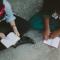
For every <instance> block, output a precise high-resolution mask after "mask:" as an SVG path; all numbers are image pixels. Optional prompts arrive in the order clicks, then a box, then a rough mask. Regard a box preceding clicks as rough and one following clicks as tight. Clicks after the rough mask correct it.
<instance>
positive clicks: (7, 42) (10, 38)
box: [1, 32, 20, 48]
mask: <svg viewBox="0 0 60 60" xmlns="http://www.w3.org/2000/svg"><path fill="white" fill-rule="evenodd" d="M19 40H20V37H18V36H17V35H16V34H15V33H13V32H10V33H9V34H8V35H7V36H6V37H5V38H4V39H1V43H2V44H3V45H4V46H5V47H6V48H9V47H11V46H12V45H15V44H16V43H17V42H18V41H19Z"/></svg>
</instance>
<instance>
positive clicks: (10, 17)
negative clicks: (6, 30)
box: [3, 0, 20, 36]
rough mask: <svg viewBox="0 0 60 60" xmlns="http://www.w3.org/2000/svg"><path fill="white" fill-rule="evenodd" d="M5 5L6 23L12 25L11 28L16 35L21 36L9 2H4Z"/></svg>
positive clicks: (5, 0)
mask: <svg viewBox="0 0 60 60" xmlns="http://www.w3.org/2000/svg"><path fill="white" fill-rule="evenodd" d="M3 3H4V5H5V13H6V16H5V19H6V22H7V23H9V24H10V25H11V27H12V29H13V31H14V32H15V33H16V35H18V36H20V34H19V32H18V29H17V26H16V23H15V19H16V17H15V16H14V13H13V11H12V8H11V5H10V3H9V2H8V1H7V0H3Z"/></svg>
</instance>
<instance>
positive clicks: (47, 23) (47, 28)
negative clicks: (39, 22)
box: [44, 17, 50, 40]
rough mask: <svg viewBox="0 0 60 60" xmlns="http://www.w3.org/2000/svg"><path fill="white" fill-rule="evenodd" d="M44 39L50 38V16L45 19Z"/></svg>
mask: <svg viewBox="0 0 60 60" xmlns="http://www.w3.org/2000/svg"><path fill="white" fill-rule="evenodd" d="M44 24H45V25H44V26H45V29H44V39H45V40H47V39H48V38H49V34H50V27H49V17H47V18H45V19H44Z"/></svg>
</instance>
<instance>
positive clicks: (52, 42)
mask: <svg viewBox="0 0 60 60" xmlns="http://www.w3.org/2000/svg"><path fill="white" fill-rule="evenodd" d="M59 42H60V38H59V37H56V38H54V39H48V40H44V42H43V43H45V44H48V45H50V46H53V47H55V48H58V46H59Z"/></svg>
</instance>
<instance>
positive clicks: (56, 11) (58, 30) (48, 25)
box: [30, 0, 60, 40]
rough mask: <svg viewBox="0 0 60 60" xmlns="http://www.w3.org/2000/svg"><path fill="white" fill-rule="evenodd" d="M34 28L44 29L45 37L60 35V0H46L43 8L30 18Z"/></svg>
mask: <svg viewBox="0 0 60 60" xmlns="http://www.w3.org/2000/svg"><path fill="white" fill-rule="evenodd" d="M30 23H31V26H32V28H34V29H37V30H39V31H43V32H44V33H43V36H44V39H45V40H47V39H49V38H54V37H57V36H59V35H60V0H44V4H43V8H42V10H41V11H40V12H39V13H37V14H36V15H34V16H33V17H32V18H31V19H30Z"/></svg>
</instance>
